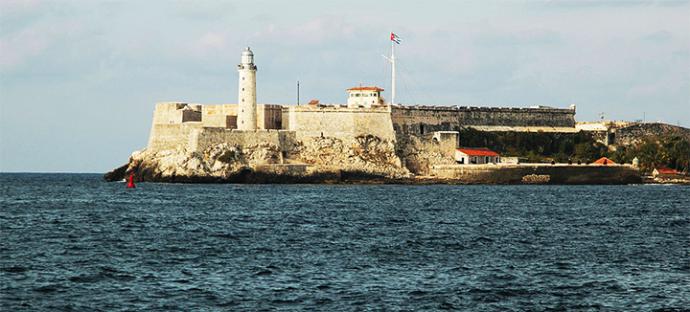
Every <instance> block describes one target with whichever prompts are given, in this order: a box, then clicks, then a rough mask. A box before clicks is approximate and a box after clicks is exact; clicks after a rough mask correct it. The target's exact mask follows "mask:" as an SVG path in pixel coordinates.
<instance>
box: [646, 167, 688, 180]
mask: <svg viewBox="0 0 690 312" xmlns="http://www.w3.org/2000/svg"><path fill="white" fill-rule="evenodd" d="M652 176H653V177H655V178H666V179H673V178H680V177H682V176H683V174H682V173H681V172H680V171H678V170H676V169H671V168H664V167H661V168H655V169H654V171H652Z"/></svg>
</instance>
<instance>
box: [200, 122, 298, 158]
mask: <svg viewBox="0 0 690 312" xmlns="http://www.w3.org/2000/svg"><path fill="white" fill-rule="evenodd" d="M219 144H228V145H230V146H242V147H247V146H252V145H262V144H263V145H270V146H275V147H278V148H279V149H280V150H281V151H283V150H285V151H287V150H290V149H291V148H292V146H293V145H294V144H295V133H294V132H292V131H285V130H256V131H251V130H236V129H223V128H206V127H204V128H197V129H194V130H192V131H190V135H189V140H188V150H190V151H197V152H203V151H205V150H207V149H209V148H211V147H214V146H216V145H219Z"/></svg>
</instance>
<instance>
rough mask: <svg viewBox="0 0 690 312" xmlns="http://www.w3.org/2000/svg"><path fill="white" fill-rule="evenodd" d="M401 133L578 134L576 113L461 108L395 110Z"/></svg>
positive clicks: (414, 107)
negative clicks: (464, 129)
mask: <svg viewBox="0 0 690 312" xmlns="http://www.w3.org/2000/svg"><path fill="white" fill-rule="evenodd" d="M391 118H392V121H393V127H394V129H395V131H396V132H397V133H403V134H416V135H419V134H425V133H429V132H433V131H458V130H460V129H461V128H462V127H467V126H472V127H474V128H477V129H478V130H483V131H528V132H531V131H533V132H538V131H543V132H575V131H576V129H575V109H560V108H547V107H540V108H504V107H463V106H461V107H457V106H393V107H392V109H391Z"/></svg>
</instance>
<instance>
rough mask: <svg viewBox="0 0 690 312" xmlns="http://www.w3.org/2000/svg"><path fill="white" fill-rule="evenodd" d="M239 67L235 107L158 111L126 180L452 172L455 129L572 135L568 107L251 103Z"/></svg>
mask: <svg viewBox="0 0 690 312" xmlns="http://www.w3.org/2000/svg"><path fill="white" fill-rule="evenodd" d="M237 68H238V72H239V89H238V93H239V94H238V103H237V104H219V105H201V104H193V103H186V102H165V103H158V104H156V107H155V111H154V114H153V123H152V126H151V132H150V136H149V140H148V146H147V148H146V149H145V150H143V151H140V152H135V153H134V154H133V155H132V157H131V158H130V162H129V164H128V165H127V166H126V170H127V172H132V173H135V174H136V175H137V176H138V177H139V179H140V180H159V181H181V182H185V181H190V182H193V181H211V182H213V181H245V180H246V178H247V176H263V177H264V179H269V178H270V179H281V178H285V177H289V178H287V180H289V181H297V182H299V181H320V180H329V179H333V180H336V181H337V180H342V179H344V177H345V176H348V177H350V176H352V177H358V176H361V177H383V178H385V179H399V178H405V177H406V178H409V177H415V176H426V175H429V174H432V175H433V168H434V167H437V166H442V165H454V164H455V160H454V156H453V155H454V152H455V149H456V148H457V147H459V146H460V142H458V131H459V130H461V129H464V128H467V127H472V128H475V129H477V130H481V131H524V132H567V133H569V132H577V131H578V129H577V128H576V122H575V107H574V106H571V107H569V108H565V109H562V108H551V107H544V106H538V107H531V108H498V107H466V106H404V105H399V104H396V103H386V102H385V101H384V99H383V97H382V96H381V93H382V92H383V91H384V90H383V89H381V88H378V87H369V86H364V87H363V86H360V87H354V88H350V89H347V90H346V91H347V102H346V104H321V103H319V102H318V101H317V100H314V101H311V102H310V103H309V104H308V105H276V104H257V90H256V79H257V66H256V65H255V64H254V53H253V52H252V51H251V49H250V48H246V50H245V51H243V52H242V56H241V62H240V64H239V65H238V67H237ZM123 170H124V169H123ZM316 176H318V178H315V177H316ZM266 177H269V178H266ZM310 177H311V178H310ZM253 181H258V182H261V181H264V180H262V179H261V178H254V180H253Z"/></svg>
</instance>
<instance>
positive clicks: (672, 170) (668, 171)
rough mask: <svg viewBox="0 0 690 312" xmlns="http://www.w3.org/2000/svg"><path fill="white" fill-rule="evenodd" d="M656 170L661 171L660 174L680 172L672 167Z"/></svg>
mask: <svg viewBox="0 0 690 312" xmlns="http://www.w3.org/2000/svg"><path fill="white" fill-rule="evenodd" d="M656 171H657V172H659V173H660V174H678V173H679V172H678V171H677V170H676V169H671V168H656Z"/></svg>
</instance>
